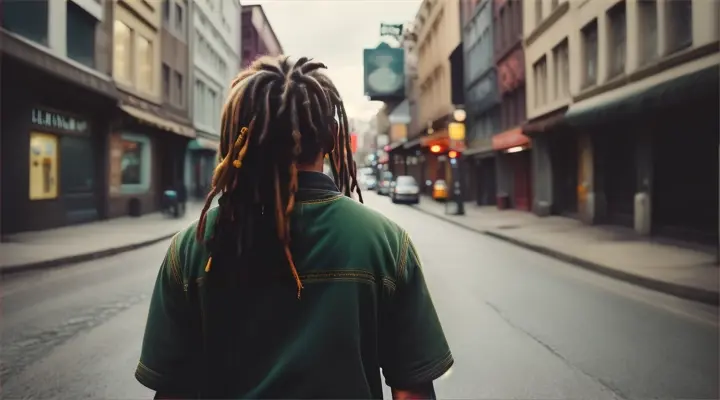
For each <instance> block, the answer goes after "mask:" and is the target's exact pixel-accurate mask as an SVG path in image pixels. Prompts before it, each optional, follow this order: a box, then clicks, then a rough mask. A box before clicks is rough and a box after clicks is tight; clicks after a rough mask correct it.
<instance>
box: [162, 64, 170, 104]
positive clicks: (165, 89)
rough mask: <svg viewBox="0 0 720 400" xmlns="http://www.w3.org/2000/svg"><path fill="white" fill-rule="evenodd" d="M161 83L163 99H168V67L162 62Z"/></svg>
mask: <svg viewBox="0 0 720 400" xmlns="http://www.w3.org/2000/svg"><path fill="white" fill-rule="evenodd" d="M162 84H163V99H164V100H165V101H169V100H170V87H171V86H170V67H169V66H168V65H167V64H165V63H163V65H162Z"/></svg>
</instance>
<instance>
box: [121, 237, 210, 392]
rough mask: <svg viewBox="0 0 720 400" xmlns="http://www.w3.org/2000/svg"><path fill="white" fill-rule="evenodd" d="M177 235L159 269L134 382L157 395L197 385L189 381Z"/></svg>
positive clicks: (189, 341)
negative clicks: (157, 393)
mask: <svg viewBox="0 0 720 400" xmlns="http://www.w3.org/2000/svg"><path fill="white" fill-rule="evenodd" d="M177 237H178V235H176V236H175V238H173V240H172V242H171V243H170V248H169V249H168V251H167V254H166V255H165V259H164V260H163V262H162V265H161V266H160V272H159V273H158V276H157V280H156V281H155V289H154V290H153V294H152V298H151V299H150V311H149V313H148V318H147V324H146V326H145V336H144V338H143V344H142V352H141V355H140V362H139V363H138V366H137V369H136V370H135V377H136V378H137V380H138V381H139V382H140V383H141V384H143V385H144V386H147V387H148V388H150V389H153V390H155V391H158V392H172V393H179V392H185V391H187V390H189V389H190V387H189V385H191V384H192V382H194V381H195V382H196V380H193V379H192V377H191V365H192V364H193V360H192V358H193V356H192V350H193V349H195V348H196V347H197V346H200V345H201V344H199V343H195V344H193V343H192V339H191V333H192V332H191V329H190V326H191V324H190V313H189V310H188V308H189V307H188V303H187V298H186V293H185V290H184V280H183V275H182V272H181V271H182V269H181V267H180V266H181V260H180V259H179V254H180V252H179V251H178V248H177V246H178V244H177V242H178V240H177Z"/></svg>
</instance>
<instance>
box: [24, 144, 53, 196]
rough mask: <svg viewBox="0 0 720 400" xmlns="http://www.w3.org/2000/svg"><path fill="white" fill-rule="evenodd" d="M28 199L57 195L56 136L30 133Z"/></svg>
mask: <svg viewBox="0 0 720 400" xmlns="http://www.w3.org/2000/svg"><path fill="white" fill-rule="evenodd" d="M29 179H30V182H29V183H30V193H29V195H30V200H49V199H55V198H57V197H58V138H57V136H55V135H50V134H47V133H38V132H32V133H30V175H29Z"/></svg>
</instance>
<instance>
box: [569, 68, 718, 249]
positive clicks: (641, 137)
mask: <svg viewBox="0 0 720 400" xmlns="http://www.w3.org/2000/svg"><path fill="white" fill-rule="evenodd" d="M710 62H711V59H709V58H708V59H704V60H703V59H700V60H697V61H693V62H691V63H688V64H686V65H685V66H684V67H683V69H684V71H686V72H685V73H684V74H682V75H680V76H678V71H677V70H672V69H669V70H666V71H663V72H661V73H658V74H656V75H654V76H653V80H654V81H656V82H660V83H655V84H654V85H652V86H651V85H648V84H647V83H646V82H644V81H642V80H639V81H638V82H636V83H632V84H629V85H627V86H624V87H622V88H620V89H618V90H617V91H616V92H612V91H609V92H606V93H602V94H600V95H597V96H595V97H592V98H589V99H585V100H583V101H580V102H577V103H575V104H573V105H572V106H571V107H570V109H569V110H568V113H567V115H566V119H567V121H568V123H570V124H571V125H572V126H573V127H574V128H575V129H577V130H578V131H582V132H587V133H588V134H589V135H590V137H591V142H592V160H593V162H592V173H593V176H594V181H595V187H594V197H595V202H594V210H593V211H594V214H595V215H596V219H595V221H596V222H599V223H611V224H618V225H624V226H628V227H633V228H634V229H635V230H636V231H637V232H638V233H641V234H656V235H661V236H671V237H675V238H679V239H682V240H689V241H697V242H703V243H708V244H715V243H716V240H717V237H718V131H719V130H720V123H719V122H718V118H717V113H718V109H719V108H720V105H719V104H718V98H719V97H720V93H718V87H719V86H718V76H719V75H720V71H719V69H718V67H717V65H716V64H715V65H714V66H710V67H708V66H707V65H708V64H710Z"/></svg>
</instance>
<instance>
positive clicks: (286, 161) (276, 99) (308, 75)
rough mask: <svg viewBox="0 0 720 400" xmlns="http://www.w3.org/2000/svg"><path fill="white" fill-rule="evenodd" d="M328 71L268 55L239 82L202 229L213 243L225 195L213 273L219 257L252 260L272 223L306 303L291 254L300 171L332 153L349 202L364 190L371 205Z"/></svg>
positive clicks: (225, 116) (213, 245)
mask: <svg viewBox="0 0 720 400" xmlns="http://www.w3.org/2000/svg"><path fill="white" fill-rule="evenodd" d="M326 68H327V67H326V66H325V65H324V64H323V63H320V62H317V61H313V60H311V59H309V58H306V57H303V58H300V59H299V60H297V61H296V62H292V61H291V60H290V59H289V58H288V57H284V56H283V57H263V58H260V59H258V60H257V61H255V62H254V63H253V64H252V65H251V66H250V67H249V68H248V69H246V70H244V71H242V72H240V73H239V74H238V75H237V77H236V78H235V79H234V80H233V81H232V84H231V86H230V93H229V96H228V98H227V100H226V102H225V105H224V107H223V111H222V125H221V132H220V135H221V137H220V162H219V164H218V166H217V168H216V169H215V172H214V174H213V179H212V189H211V190H210V193H209V194H208V196H207V199H206V201H205V206H204V207H203V210H202V213H201V215H200V221H199V223H198V229H197V239H198V240H199V241H201V242H203V241H205V228H206V223H207V212H208V209H209V208H210V204H211V203H212V200H213V199H214V198H215V196H216V195H218V194H220V195H221V196H220V199H219V215H218V221H217V223H216V225H215V231H214V232H213V235H212V236H211V237H210V239H209V240H208V241H207V242H206V245H207V246H208V248H209V250H210V254H211V257H209V259H208V262H207V265H206V267H205V271H206V272H209V271H210V268H211V265H212V255H214V254H217V253H219V252H229V251H232V252H233V253H232V254H231V256H233V257H236V258H239V257H240V256H241V255H243V254H247V253H248V252H249V249H250V248H251V247H252V246H253V236H254V233H255V230H256V229H257V228H259V227H260V223H261V222H262V221H272V222H273V225H274V227H275V229H274V230H275V231H276V236H277V240H278V241H279V243H280V244H281V245H282V248H283V249H284V255H285V259H286V260H287V262H288V264H289V266H290V270H291V272H292V274H293V277H294V278H295V282H296V283H297V288H298V298H299V297H300V292H301V290H302V288H303V286H302V282H301V281H300V277H299V275H298V272H297V269H296V268H295V264H294V262H293V258H292V255H291V253H290V213H291V212H292V210H293V207H294V204H295V193H296V192H297V190H298V180H297V174H298V168H297V166H298V165H307V164H313V163H315V162H316V161H317V158H318V157H319V156H322V155H327V157H328V159H329V161H330V165H331V170H332V174H333V178H334V180H335V183H336V184H337V186H338V188H339V189H340V190H341V191H342V193H343V194H344V195H346V196H348V197H350V196H351V195H352V192H356V193H357V195H358V198H359V200H360V201H361V202H362V201H363V200H362V194H361V193H360V188H359V186H358V183H357V178H356V165H355V162H354V161H353V158H352V152H351V147H350V133H349V132H348V118H347V115H346V113H345V107H344V105H343V102H342V99H341V98H340V94H339V93H338V90H337V89H336V88H335V85H333V83H332V81H330V79H329V78H328V77H327V76H326V75H325V74H324V73H322V72H321V69H326ZM226 254H227V253H226Z"/></svg>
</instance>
